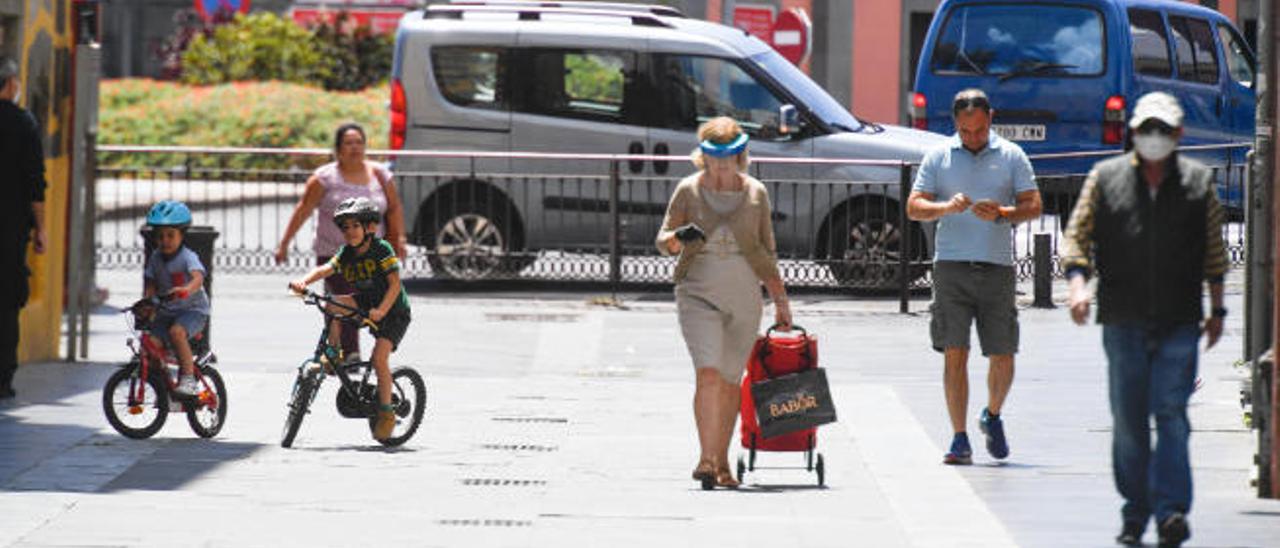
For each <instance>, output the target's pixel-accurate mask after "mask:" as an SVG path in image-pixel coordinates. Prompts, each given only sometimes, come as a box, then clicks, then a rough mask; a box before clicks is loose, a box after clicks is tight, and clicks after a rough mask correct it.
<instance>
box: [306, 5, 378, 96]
mask: <svg viewBox="0 0 1280 548" xmlns="http://www.w3.org/2000/svg"><path fill="white" fill-rule="evenodd" d="M312 31H313V32H314V33H315V34H314V36H315V40H316V43H317V44H319V47H320V52H321V55H322V56H323V57H324V58H325V59H328V60H329V70H328V75H327V76H326V77H325V78H324V81H323V84H324V88H325V89H329V90H346V91H355V90H361V89H364V88H367V87H369V86H371V85H374V84H377V83H379V82H382V81H383V80H386V79H387V78H388V77H389V76H390V75H391V57H392V52H393V50H394V48H395V36H392V35H390V34H375V33H374V32H373V29H372V28H371V27H370V26H369V25H367V24H356V21H355V19H352V18H351V15H350V13H348V12H346V11H340V12H338V14H337V15H336V16H334V18H333V21H332V22H322V23H320V24H318V25H316V26H314V27H312Z"/></svg>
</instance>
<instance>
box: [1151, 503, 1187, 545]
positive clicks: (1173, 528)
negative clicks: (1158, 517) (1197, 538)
mask: <svg viewBox="0 0 1280 548" xmlns="http://www.w3.org/2000/svg"><path fill="white" fill-rule="evenodd" d="M1188 538H1191V527H1189V526H1188V525H1187V516H1186V515H1184V514H1183V513H1182V512H1175V513H1173V514H1172V515H1170V516H1169V517H1167V518H1164V521H1162V522H1160V543H1159V544H1158V545H1157V546H1159V547H1160V548H1178V547H1179V546H1182V542H1183V541H1185V540H1187V539H1188Z"/></svg>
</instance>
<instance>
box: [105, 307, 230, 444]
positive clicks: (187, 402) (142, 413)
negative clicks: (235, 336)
mask: <svg viewBox="0 0 1280 548" xmlns="http://www.w3.org/2000/svg"><path fill="white" fill-rule="evenodd" d="M163 300H164V298H162V297H148V298H145V299H142V300H139V301H138V302H136V303H133V306H130V307H129V308H128V309H126V310H125V311H124V312H126V313H128V314H129V319H130V322H129V324H130V325H129V327H130V330H131V331H133V333H134V336H135V337H136V340H137V343H136V345H135V342H134V341H135V338H130V339H129V342H128V345H129V350H131V351H132V352H133V359H131V360H129V361H128V362H127V363H125V364H123V365H121V366H120V369H119V370H117V371H116V372H115V373H113V374H112V375H111V377H110V378H108V379H107V384H106V386H104V387H103V389H102V409H103V411H105V412H106V414H107V422H109V423H111V427H112V428H115V429H116V431H117V432H120V433H121V434H123V435H124V436H125V437H129V438H133V439H145V438H149V437H151V436H154V435H155V434H156V432H159V431H160V428H161V427H163V426H164V421H165V420H166V419H167V418H168V416H169V413H170V412H174V413H186V414H187V423H188V424H190V425H191V429H192V430H194V431H195V433H196V435H198V436H200V437H202V438H211V437H213V436H216V435H218V431H220V430H222V424H223V422H224V421H225V420H226V418H227V387H226V384H224V383H223V382H222V375H221V374H219V373H218V370H217V369H214V367H213V364H215V363H217V361H218V358H217V356H214V354H213V352H212V351H211V350H210V349H209V344H208V341H206V340H205V339H204V336H203V334H202V333H197V334H196V335H195V336H194V337H192V338H191V353H192V355H193V356H194V358H195V366H196V367H195V377H196V380H197V381H198V382H199V384H200V392H199V394H197V395H195V396H182V395H180V394H178V393H176V392H175V391H174V389H175V388H177V386H178V362H177V359H176V358H175V357H174V355H173V352H172V351H171V350H170V349H169V348H168V347H167V345H165V343H164V341H163V340H162V339H160V338H158V337H154V336H152V334H151V332H150V326H151V320H152V318H153V316H154V315H155V310H156V308H157V307H158V306H159V304H160V303H161V302H162V301H163Z"/></svg>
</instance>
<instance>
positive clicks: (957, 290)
mask: <svg viewBox="0 0 1280 548" xmlns="http://www.w3.org/2000/svg"><path fill="white" fill-rule="evenodd" d="M1014 291H1015V288H1014V273H1013V267H1012V266H1004V265H998V264H992V263H979V262H968V261H937V262H935V263H934V264H933V304H930V305H929V312H930V313H931V314H932V315H933V318H932V320H931V321H930V322H929V333H930V336H931V337H932V339H933V349H934V350H937V351H938V352H942V351H943V350H945V349H947V348H969V331H970V329H971V326H972V325H973V324H974V322H975V320H976V321H977V325H978V342H979V343H980V344H981V345H982V355H984V356H992V355H1003V354H1016V353H1017V352H1018V307H1017V304H1016V303H1015V302H1014Z"/></svg>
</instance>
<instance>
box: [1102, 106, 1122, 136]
mask: <svg viewBox="0 0 1280 548" xmlns="http://www.w3.org/2000/svg"><path fill="white" fill-rule="evenodd" d="M1123 143H1124V97H1122V96H1120V95H1112V96H1111V97H1108V98H1107V104H1106V105H1105V106H1104V107H1103V109H1102V144H1104V145H1119V144H1123Z"/></svg>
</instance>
